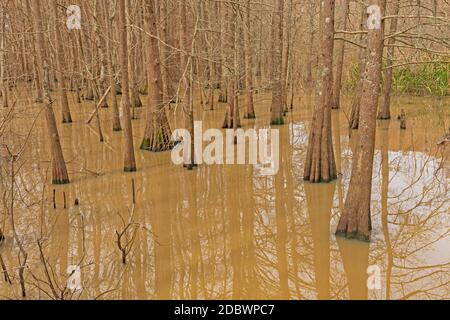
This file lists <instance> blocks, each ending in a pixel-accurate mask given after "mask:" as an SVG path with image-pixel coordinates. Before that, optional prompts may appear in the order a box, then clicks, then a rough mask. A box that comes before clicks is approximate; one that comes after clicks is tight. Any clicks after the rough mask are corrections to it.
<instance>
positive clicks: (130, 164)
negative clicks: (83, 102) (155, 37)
mask: <svg viewBox="0 0 450 320" xmlns="http://www.w3.org/2000/svg"><path fill="white" fill-rule="evenodd" d="M125 8H126V7H125V0H119V11H118V13H119V31H120V32H119V33H120V65H121V68H122V113H123V119H122V122H123V129H124V171H126V172H133V171H136V170H137V168H136V159H135V155H134V143H133V128H132V126H131V115H130V86H129V77H128V41H127V25H126V21H127V20H126V14H125Z"/></svg>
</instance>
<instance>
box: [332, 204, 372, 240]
mask: <svg viewBox="0 0 450 320" xmlns="http://www.w3.org/2000/svg"><path fill="white" fill-rule="evenodd" d="M363 207H364V206H361V207H359V208H352V209H350V208H345V209H344V212H343V213H342V217H341V219H340V220H339V224H338V227H337V229H336V232H335V234H336V236H337V237H343V238H347V239H354V240H359V241H364V242H370V233H371V231H372V223H371V218H370V212H369V214H368V213H367V212H366V211H367V209H364V208H363ZM363 211H364V212H363ZM350 217H357V219H356V221H355V219H351V218H350Z"/></svg>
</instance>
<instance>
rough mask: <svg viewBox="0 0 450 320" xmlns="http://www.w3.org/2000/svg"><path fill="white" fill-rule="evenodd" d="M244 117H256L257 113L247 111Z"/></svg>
mask: <svg viewBox="0 0 450 320" xmlns="http://www.w3.org/2000/svg"><path fill="white" fill-rule="evenodd" d="M244 119H256V114H255V113H254V112H253V113H246V114H245V115H244Z"/></svg>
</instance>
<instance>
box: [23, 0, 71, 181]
mask: <svg viewBox="0 0 450 320" xmlns="http://www.w3.org/2000/svg"><path fill="white" fill-rule="evenodd" d="M31 3H32V8H33V14H32V19H33V25H34V32H35V33H36V37H35V41H36V56H37V63H38V66H39V69H38V73H39V74H40V78H41V79H48V78H47V77H46V76H45V73H46V72H48V62H47V59H46V57H45V54H44V51H43V47H44V34H43V28H42V17H41V10H40V8H41V0H33V1H31ZM44 90H45V92H46V99H45V100H46V101H45V118H46V120H47V127H48V134H49V138H50V146H51V147H50V150H51V154H52V183H53V184H66V183H69V175H68V173H67V168H66V163H65V161H64V155H63V152H62V148H61V142H60V140H59V134H58V128H57V126H56V120H55V114H54V113H53V107H52V103H53V101H52V98H51V97H50V92H49V88H48V84H47V83H46V84H45V85H43V88H42V91H44Z"/></svg>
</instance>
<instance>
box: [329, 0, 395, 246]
mask: <svg viewBox="0 0 450 320" xmlns="http://www.w3.org/2000/svg"><path fill="white" fill-rule="evenodd" d="M374 5H377V6H378V7H379V8H380V10H381V16H382V17H383V16H384V13H385V8H386V0H376V1H374ZM383 44H384V21H383V20H382V21H381V25H380V28H378V29H377V28H374V29H370V30H369V32H368V40H367V63H366V71H365V73H366V79H365V81H364V82H363V86H362V96H361V107H360V109H361V110H360V126H359V133H360V138H359V142H358V145H357V147H356V150H355V153H354V154H353V163H352V175H351V178H350V185H349V189H348V193H347V199H346V201H345V206H344V211H343V212H342V215H341V218H340V220H339V224H338V227H337V230H336V235H340V236H345V237H347V238H356V239H360V240H365V241H368V240H370V231H371V229H372V223H371V217H370V198H371V192H372V167H373V156H374V150H375V131H376V112H377V104H378V95H379V93H380V80H381V67H382V58H383Z"/></svg>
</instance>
